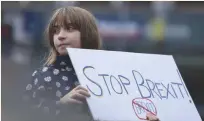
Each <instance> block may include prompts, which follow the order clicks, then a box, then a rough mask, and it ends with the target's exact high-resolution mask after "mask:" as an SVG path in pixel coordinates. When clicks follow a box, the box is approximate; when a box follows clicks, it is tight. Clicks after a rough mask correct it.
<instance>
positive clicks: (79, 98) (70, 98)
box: [60, 85, 91, 104]
mask: <svg viewBox="0 0 204 121" xmlns="http://www.w3.org/2000/svg"><path fill="white" fill-rule="evenodd" d="M90 96H91V95H90V94H89V92H88V90H87V89H86V88H84V87H82V86H80V85H78V86H77V87H75V88H74V89H73V90H72V91H70V92H69V93H68V94H66V95H65V96H64V97H62V98H61V99H60V102H61V103H62V104H69V103H74V104H83V102H84V101H85V99H86V98H87V97H90Z"/></svg>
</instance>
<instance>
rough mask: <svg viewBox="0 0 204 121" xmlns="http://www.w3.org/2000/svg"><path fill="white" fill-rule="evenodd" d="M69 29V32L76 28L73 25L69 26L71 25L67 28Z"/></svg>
mask: <svg viewBox="0 0 204 121" xmlns="http://www.w3.org/2000/svg"><path fill="white" fill-rule="evenodd" d="M67 30H68V31H69V32H72V31H74V30H75V29H74V27H73V26H69V27H68V28H67Z"/></svg>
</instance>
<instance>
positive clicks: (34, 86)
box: [23, 70, 62, 117]
mask: <svg viewBox="0 0 204 121" xmlns="http://www.w3.org/2000/svg"><path fill="white" fill-rule="evenodd" d="M50 78H51V77H46V76H44V74H42V73H40V72H39V71H38V70H36V71H34V73H33V74H32V79H31V81H30V83H28V84H27V86H26V88H25V93H24V95H23V101H24V103H25V104H26V106H27V108H28V109H31V110H32V112H35V113H37V114H40V115H41V114H43V115H44V116H49V117H53V116H54V117H55V116H57V115H59V114H60V111H61V107H62V106H61V105H60V103H59V100H60V99H59V98H57V97H56V96H52V93H53V92H52V91H51V90H49V88H48V85H47V84H46V83H45V80H47V81H49V80H50Z"/></svg>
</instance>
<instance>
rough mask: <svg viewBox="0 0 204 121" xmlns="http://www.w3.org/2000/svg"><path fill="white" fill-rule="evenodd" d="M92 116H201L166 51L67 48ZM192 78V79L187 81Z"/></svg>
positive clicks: (172, 119)
mask: <svg viewBox="0 0 204 121" xmlns="http://www.w3.org/2000/svg"><path fill="white" fill-rule="evenodd" d="M67 51H68V54H69V56H70V58H71V61H72V64H73V66H74V69H75V71H76V74H77V77H78V79H79V82H80V84H81V85H82V86H84V87H85V88H87V89H88V91H89V93H90V94H91V97H90V98H87V103H88V106H89V108H90V111H91V114H92V116H93V118H94V120H101V121H140V120H145V119H146V113H147V112H150V113H152V114H153V115H156V116H157V117H158V118H159V119H160V120H161V121H201V118H200V116H199V114H198V111H197V109H196V107H195V105H194V102H193V100H192V98H191V96H190V94H189V92H188V89H187V88H186V85H185V83H184V81H183V79H182V76H181V74H180V72H179V70H178V68H177V66H176V64H175V61H174V59H173V57H172V56H170V55H156V54H140V53H129V52H114V51H103V50H89V49H73V48H67ZM192 81H193V80H192Z"/></svg>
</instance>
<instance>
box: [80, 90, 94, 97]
mask: <svg viewBox="0 0 204 121" xmlns="http://www.w3.org/2000/svg"><path fill="white" fill-rule="evenodd" d="M77 92H78V93H79V94H82V95H84V96H86V97H91V95H90V94H89V92H86V91H84V90H77Z"/></svg>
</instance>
